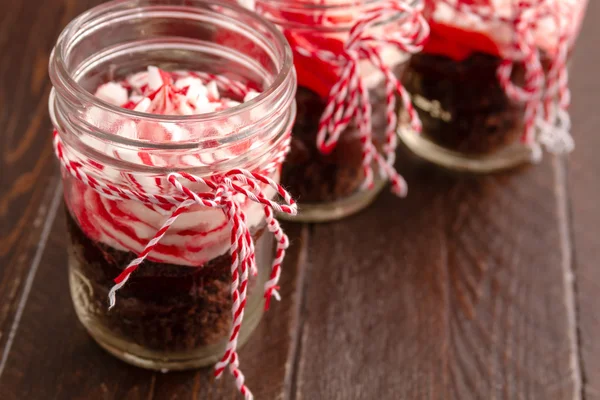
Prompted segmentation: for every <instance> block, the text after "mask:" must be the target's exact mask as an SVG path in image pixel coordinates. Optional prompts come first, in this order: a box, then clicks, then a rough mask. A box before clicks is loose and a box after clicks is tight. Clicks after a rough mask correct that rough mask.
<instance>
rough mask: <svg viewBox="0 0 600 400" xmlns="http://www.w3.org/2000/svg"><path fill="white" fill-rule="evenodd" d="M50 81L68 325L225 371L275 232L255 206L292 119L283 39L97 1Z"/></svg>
mask: <svg viewBox="0 0 600 400" xmlns="http://www.w3.org/2000/svg"><path fill="white" fill-rule="evenodd" d="M149 66H150V67H149ZM50 75H51V78H52V82H53V85H54V89H53V91H52V94H51V97H50V113H51V117H52V121H53V124H54V126H55V129H56V132H55V149H56V152H57V155H58V157H59V159H60V161H61V165H62V174H63V184H64V195H65V204H66V209H67V221H68V223H67V225H68V232H69V235H70V239H71V240H70V249H69V254H70V256H69V271H70V272H69V276H70V284H71V292H72V297H73V301H74V304H75V310H76V311H77V315H78V317H79V319H80V320H81V322H82V324H83V325H84V326H85V327H86V329H87V330H88V332H89V333H90V334H91V335H92V336H93V337H94V339H95V340H96V341H97V342H98V343H99V344H100V345H101V346H102V347H104V348H105V349H107V350H108V351H109V352H111V353H112V354H113V355H115V356H117V357H119V358H121V359H123V360H124V361H126V362H129V363H132V364H135V365H138V366H141V367H145V368H151V369H160V370H165V369H169V370H170V369H186V368H194V367H199V366H204V365H208V364H212V363H214V362H216V361H217V360H218V359H219V358H221V357H222V356H223V354H224V353H225V354H226V355H225V358H226V359H225V360H224V361H223V362H224V363H225V364H227V363H229V362H231V359H230V358H227V357H228V355H229V354H232V353H231V352H230V350H231V351H233V352H235V347H236V346H237V344H241V343H243V342H244V341H245V340H246V339H247V338H248V336H249V334H250V333H251V331H252V330H253V329H254V327H255V326H256V325H257V323H258V321H259V319H260V316H261V313H262V309H263V304H264V301H263V290H264V287H265V283H266V282H271V281H273V275H272V272H271V271H270V269H271V262H272V261H273V259H274V257H273V255H274V253H273V239H272V235H271V234H270V233H269V231H272V232H274V233H276V235H282V232H281V231H280V230H277V229H278V225H277V229H275V228H273V227H274V226H275V225H276V224H273V223H272V224H266V223H265V218H267V220H271V219H272V214H270V215H265V211H264V209H265V205H269V204H272V202H271V199H273V198H274V197H275V195H276V194H277V189H278V188H277V187H276V182H277V181H278V180H279V176H280V169H281V162H282V160H283V157H284V156H285V154H286V152H287V149H288V148H289V136H290V130H291V126H292V123H293V120H294V117H295V104H294V95H295V88H296V80H295V75H294V73H293V65H292V56H291V51H290V49H289V47H288V46H287V44H286V42H285V39H284V37H283V36H282V35H281V33H280V32H279V31H278V30H277V29H276V28H275V27H274V26H273V25H271V24H270V23H268V22H267V21H265V20H263V19H262V18H260V17H258V16H256V15H254V14H252V13H250V12H248V11H246V10H244V9H242V8H240V7H237V6H234V5H227V4H225V3H218V2H212V1H203V0H194V1H186V2H185V5H173V4H172V2H170V1H168V0H164V1H163V0H135V1H134V0H131V1H119V2H109V3H105V4H103V5H101V6H99V7H96V8H94V9H92V10H90V11H88V12H86V13H85V14H83V15H81V16H79V17H78V18H76V19H75V20H74V21H72V22H71V23H70V24H69V25H68V26H67V27H66V28H65V30H64V31H63V33H62V34H61V36H60V37H59V39H58V42H57V44H56V46H55V49H54V51H53V53H52V56H51V60H50ZM157 80H158V83H157ZM153 86H154V87H153ZM192 91H194V93H195V95H194V96H192V94H191V93H192ZM192 100H193V101H192ZM159 114H160V115H159ZM188 174H190V175H188ZM253 174H254V175H253ZM240 187H241V189H239V188H240ZM244 188H246V189H247V191H244ZM250 192H251V194H247V193H250ZM253 199H254V200H253ZM286 200H288V202H291V201H290V200H289V199H288V198H286ZM274 207H275V208H276V209H278V210H280V211H281V207H278V206H274ZM284 209H288V211H290V208H289V207H287V208H286V207H284ZM290 212H292V211H290ZM232 230H234V232H235V233H236V234H239V235H241V236H240V237H241V238H240V237H237V236H232ZM232 238H235V240H233V239H232ZM278 242H280V241H278ZM278 245H280V244H278ZM251 254H254V255H255V258H254V257H251V256H250V255H251ZM133 260H138V261H142V262H141V263H140V262H138V261H133ZM254 260H255V262H256V263H255V264H254ZM126 267H127V268H126ZM138 267H139V268H138ZM274 268H275V266H274ZM269 275H271V278H270V279H269ZM116 289H119V290H118V291H117V292H116V303H115V304H111V306H112V308H111V309H110V310H109V308H108V307H109V302H108V299H109V298H113V297H112V296H114V295H115V290H116ZM272 290H273V289H271V291H272ZM270 294H271V292H270V291H268V292H267V293H266V295H270ZM232 310H233V312H232ZM244 313H245V315H244ZM242 318H243V321H244V322H243V324H242ZM240 326H241V330H238V329H239V328H240ZM232 335H234V336H235V339H234V340H232V339H231V337H232ZM226 347H227V352H226ZM232 357H233V356H232Z"/></svg>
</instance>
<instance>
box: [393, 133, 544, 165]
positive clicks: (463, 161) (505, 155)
mask: <svg viewBox="0 0 600 400" xmlns="http://www.w3.org/2000/svg"><path fill="white" fill-rule="evenodd" d="M398 136H399V137H400V139H402V141H403V142H404V144H405V145H406V146H407V147H408V148H409V149H410V150H411V151H412V152H413V153H415V154H416V155H418V156H419V157H421V158H423V159H425V160H427V161H430V162H432V163H434V164H438V165H441V166H443V167H446V168H449V169H453V170H459V171H468V172H475V173H491V172H496V171H501V170H505V169H509V168H514V167H517V166H519V165H522V164H526V163H530V162H531V161H532V151H531V149H530V148H529V147H527V146H525V145H523V144H520V143H517V144H514V145H511V146H507V147H505V148H503V149H501V150H499V151H497V152H494V153H493V154H486V155H472V156H471V155H465V154H461V153H458V152H455V151H452V150H448V149H445V148H443V147H441V146H439V145H437V144H435V143H433V142H432V141H431V140H429V139H428V138H427V137H426V136H424V135H422V134H419V133H417V132H415V131H414V130H412V129H410V128H407V127H401V128H399V129H398Z"/></svg>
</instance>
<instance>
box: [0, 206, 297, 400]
mask: <svg viewBox="0 0 600 400" xmlns="http://www.w3.org/2000/svg"><path fill="white" fill-rule="evenodd" d="M64 231H65V229H64V214H63V212H62V210H61V211H60V212H59V217H58V218H57V219H56V221H55V223H54V224H53V227H52V232H51V234H50V239H49V242H48V245H47V246H46V251H45V252H44V254H43V256H42V262H41V264H40V267H39V271H38V272H37V275H36V277H35V281H34V284H33V287H32V289H31V292H30V295H29V297H28V301H27V304H26V306H25V309H24V312H23V317H22V319H21V321H20V324H19V325H18V326H17V327H16V335H15V339H14V341H13V343H12V345H11V348H10V353H9V355H8V359H7V362H6V366H5V368H4V371H3V373H2V374H1V375H0V398H1V399H3V400H13V399H14V400H20V399H25V398H28V399H70V400H76V399H82V400H83V399H86V400H88V399H89V400H95V399H107V400H108V399H128V400H129V399H132V400H135V399H140V400H141V399H144V400H145V399H169V400H170V399H230V398H231V399H235V398H239V393H237V391H236V389H235V385H234V384H233V379H232V377H231V376H230V375H229V374H225V375H224V376H223V378H222V379H221V380H220V381H218V382H215V381H214V379H213V378H212V373H213V371H212V369H210V368H206V369H202V370H198V371H191V372H182V373H168V374H161V373H154V372H151V371H145V370H142V369H139V368H135V367H132V366H129V365H127V364H125V363H123V362H121V361H119V360H117V359H115V358H113V357H112V356H110V355H108V354H107V353H105V352H104V351H103V350H102V349H100V347H99V346H97V345H96V343H94V341H93V340H92V339H91V338H90V337H89V336H88V335H87V333H86V332H85V330H84V328H83V327H82V326H81V325H80V323H79V322H78V320H77V317H76V315H75V312H74V310H73V307H72V304H71V298H70V293H69V286H68V280H67V257H66V250H65V247H66V240H67V239H66V237H65V235H64ZM287 232H288V234H289V235H290V238H291V240H292V247H291V249H290V252H289V254H288V258H287V259H286V263H285V265H284V272H283V274H282V290H281V294H282V296H283V297H284V301H282V302H281V303H278V302H275V303H274V304H273V305H272V306H271V309H270V310H269V312H268V313H266V314H265V316H264V317H263V320H262V321H261V323H260V324H259V326H258V328H257V329H256V331H255V332H254V334H253V336H252V337H251V339H250V340H249V342H248V343H247V344H246V345H245V346H244V347H243V348H242V350H241V351H240V360H241V362H242V367H243V371H244V372H245V374H246V378H247V383H248V385H249V387H250V388H251V389H252V390H253V392H254V393H255V394H256V397H257V398H258V399H276V398H283V397H284V395H285V393H286V391H287V390H288V388H289V387H290V379H291V372H292V371H291V366H292V363H291V361H290V360H291V359H293V353H294V349H295V346H294V340H295V335H294V332H295V326H296V323H297V322H296V321H297V318H298V311H297V304H299V301H300V299H299V298H298V296H300V295H301V291H300V290H299V289H300V285H301V280H300V279H299V273H300V271H301V269H300V268H299V266H300V264H301V263H302V260H303V259H304V258H305V251H306V245H307V233H308V228H307V227H302V226H300V225H292V226H288V227H287Z"/></svg>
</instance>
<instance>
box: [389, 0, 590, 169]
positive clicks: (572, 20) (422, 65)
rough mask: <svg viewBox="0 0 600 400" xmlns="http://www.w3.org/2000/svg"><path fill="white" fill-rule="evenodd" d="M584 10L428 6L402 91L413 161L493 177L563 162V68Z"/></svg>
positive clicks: (502, 4)
mask: <svg viewBox="0 0 600 400" xmlns="http://www.w3.org/2000/svg"><path fill="white" fill-rule="evenodd" d="M585 6H586V0H529V1H512V0H468V1H467V0H428V1H426V7H425V14H426V16H427V18H428V22H429V24H430V27H431V35H430V40H429V41H428V43H427V44H426V46H425V47H424V49H423V51H422V52H421V53H420V54H419V55H417V56H414V57H413V58H412V59H411V62H410V65H409V67H408V69H407V71H406V73H405V75H404V80H403V82H404V84H405V87H406V88H407V90H408V91H409V92H410V93H411V95H412V97H413V104H414V106H415V108H416V109H417V111H418V113H419V116H420V118H421V121H422V124H423V130H422V132H421V133H420V134H419V133H417V132H414V131H413V130H411V129H410V127H408V126H403V129H401V130H400V131H399V133H400V136H401V138H402V139H403V141H404V143H405V144H406V145H407V146H408V147H409V148H410V149H412V150H413V151H414V152H415V153H417V154H418V155H420V156H422V157H424V158H426V159H428V160H430V161H433V162H435V163H438V164H441V165H444V166H446V167H450V168H454V169H462V170H471V171H477V172H491V171H494V170H498V169H503V168H508V167H512V166H515V165H518V164H522V163H526V162H530V161H538V160H539V159H540V158H541V156H542V152H543V149H546V150H548V151H550V152H553V153H565V152H569V151H570V150H571V149H572V148H573V146H574V144H573V140H572V138H571V136H570V133H569V128H570V121H569V116H568V113H567V108H568V106H569V101H570V94H569V88H568V76H567V59H568V56H569V53H570V51H571V48H572V46H573V43H574V40H575V38H576V36H577V34H578V32H579V27H580V24H581V20H582V18H583V14H584V10H585Z"/></svg>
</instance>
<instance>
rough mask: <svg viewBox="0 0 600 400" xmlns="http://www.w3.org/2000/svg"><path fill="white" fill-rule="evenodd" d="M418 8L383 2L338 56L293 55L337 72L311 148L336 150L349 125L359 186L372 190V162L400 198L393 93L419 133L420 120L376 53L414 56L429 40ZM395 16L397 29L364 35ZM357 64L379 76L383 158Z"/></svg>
mask: <svg viewBox="0 0 600 400" xmlns="http://www.w3.org/2000/svg"><path fill="white" fill-rule="evenodd" d="M422 10H423V6H422V4H420V5H419V6H417V7H412V6H410V5H408V4H405V2H403V1H399V0H392V1H387V2H385V3H383V4H381V5H378V6H377V7H376V8H374V9H371V10H370V11H368V12H366V13H365V15H364V16H362V17H361V18H360V19H359V20H358V21H357V22H356V24H355V25H354V26H353V27H352V28H351V30H350V34H349V37H348V39H347V41H346V43H345V44H344V48H343V52H342V53H341V54H334V53H333V52H330V51H327V50H310V49H306V48H303V47H298V48H296V49H295V50H296V51H297V52H298V53H299V54H302V55H304V56H307V57H317V58H319V59H320V60H322V61H325V62H327V63H329V64H331V65H332V67H333V68H340V73H339V79H338V81H337V82H336V83H335V84H334V85H333V86H332V87H331V89H330V92H329V97H328V100H327V104H326V107H325V110H324V112H323V114H322V116H321V119H320V122H319V128H318V133H317V146H318V148H319V149H320V150H321V152H323V153H324V154H328V153H330V152H331V151H333V149H334V148H335V147H336V145H337V142H338V140H339V138H340V135H341V134H342V132H344V130H345V129H346V128H347V127H348V126H349V125H350V123H352V122H353V121H355V122H356V123H357V125H358V130H359V135H360V141H361V143H362V148H363V150H362V167H363V171H364V176H365V180H364V182H363V188H372V187H373V185H374V177H373V170H372V163H373V161H375V163H376V164H377V165H378V167H379V170H380V173H381V175H382V176H384V177H387V178H388V179H389V180H390V181H391V183H392V190H393V191H394V192H395V193H396V194H398V195H399V196H404V195H406V191H407V187H406V182H405V181H404V179H403V178H402V177H401V176H400V175H399V174H398V172H396V170H395V169H394V162H395V149H396V145H397V137H396V125H397V115H396V94H398V95H399V96H400V98H401V99H402V103H403V105H404V109H405V110H406V111H407V113H408V115H409V118H410V123H411V127H412V129H414V130H415V131H418V132H420V131H421V122H420V120H419V117H418V115H417V113H416V111H415V110H414V108H413V106H412V102H411V99H410V95H409V94H408V92H407V91H406V90H405V89H404V87H403V86H402V84H401V83H400V81H399V80H398V79H397V78H396V77H395V76H394V74H393V73H392V71H391V70H390V68H389V66H387V65H386V63H385V62H384V61H383V59H382V57H381V50H382V47H383V46H389V45H392V46H395V47H396V48H398V49H399V50H401V51H404V52H407V53H417V52H419V51H420V50H421V49H422V48H423V45H424V43H425V40H426V39H427V37H428V36H429V26H428V24H427V22H426V21H425V19H424V18H423V16H422V14H421V12H422ZM399 13H400V20H399V21H398V23H399V24H401V26H400V28H399V29H397V30H395V31H394V32H391V33H384V34H382V35H373V34H370V33H369V32H368V30H369V28H370V27H372V26H373V25H376V24H378V23H382V22H385V21H387V20H389V19H390V18H393V17H395V16H397V15H398V14H399ZM361 60H368V61H369V62H370V63H372V64H373V65H374V66H375V67H376V68H377V69H378V70H380V71H381V72H382V73H383V75H384V77H385V94H386V119H387V127H386V131H385V144H384V146H383V154H381V153H380V152H379V151H378V149H377V148H376V146H375V144H374V142H373V138H372V128H371V115H372V110H371V103H370V101H369V92H368V89H367V87H366V85H365V83H364V81H363V78H362V77H361V75H360V67H359V62H360V61H361Z"/></svg>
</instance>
